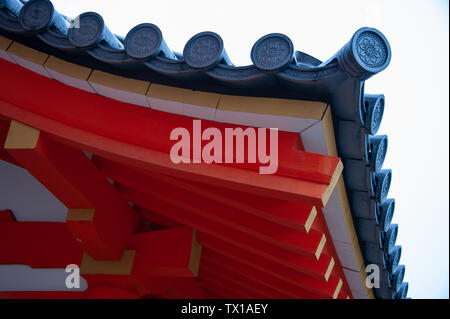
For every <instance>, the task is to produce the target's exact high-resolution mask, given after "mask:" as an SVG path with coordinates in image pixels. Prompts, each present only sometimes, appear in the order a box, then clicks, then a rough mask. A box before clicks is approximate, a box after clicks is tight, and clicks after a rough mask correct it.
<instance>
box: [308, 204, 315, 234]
mask: <svg viewBox="0 0 450 319" xmlns="http://www.w3.org/2000/svg"><path fill="white" fill-rule="evenodd" d="M316 216H317V209H316V207H315V206H312V207H311V212H310V213H309V216H308V218H307V219H306V223H305V230H306V233H309V230H310V229H311V226H312V225H313V223H314V220H315V219H316Z"/></svg>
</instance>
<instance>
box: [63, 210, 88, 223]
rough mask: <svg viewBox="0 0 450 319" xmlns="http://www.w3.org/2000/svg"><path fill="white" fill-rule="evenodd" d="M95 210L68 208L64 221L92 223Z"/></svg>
mask: <svg viewBox="0 0 450 319" xmlns="http://www.w3.org/2000/svg"><path fill="white" fill-rule="evenodd" d="M94 213H95V208H87V209H84V208H83V209H74V208H70V209H69V210H68V212H67V218H66V221H92V220H94Z"/></svg>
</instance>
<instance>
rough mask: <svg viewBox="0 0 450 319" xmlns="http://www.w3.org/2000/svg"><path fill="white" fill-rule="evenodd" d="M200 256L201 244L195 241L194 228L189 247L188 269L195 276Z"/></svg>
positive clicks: (195, 232)
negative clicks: (190, 246)
mask: <svg viewBox="0 0 450 319" xmlns="http://www.w3.org/2000/svg"><path fill="white" fill-rule="evenodd" d="M201 256H202V245H200V244H199V243H198V241H197V230H194V231H193V234H192V248H191V256H190V258H189V269H190V270H191V271H192V273H193V274H194V275H195V277H197V276H198V270H199V268H200V259H201Z"/></svg>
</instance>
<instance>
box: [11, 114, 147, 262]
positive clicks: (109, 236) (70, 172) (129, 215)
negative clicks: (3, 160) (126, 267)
mask: <svg viewBox="0 0 450 319" xmlns="http://www.w3.org/2000/svg"><path fill="white" fill-rule="evenodd" d="M5 149H6V150H7V151H8V152H9V154H10V155H11V156H12V157H13V158H14V159H15V160H17V161H18V162H20V163H21V166H23V167H25V168H26V169H27V170H28V171H29V172H30V173H31V174H32V175H33V176H34V177H35V178H36V179H37V180H39V181H40V182H41V183H42V184H43V185H44V186H46V187H47V189H48V190H49V191H51V192H52V193H53V194H54V195H55V196H56V197H57V198H58V199H59V200H60V201H61V202H62V203H63V204H64V205H65V206H66V207H67V208H68V209H69V212H68V216H67V226H68V227H69V230H70V231H71V233H72V234H73V236H74V237H75V238H76V239H77V241H78V242H80V244H81V245H82V247H83V248H84V249H85V250H86V252H88V253H89V254H90V255H91V256H93V257H94V258H96V259H105V260H108V259H109V260H117V259H119V258H120V256H121V255H122V250H123V248H124V247H125V244H126V242H127V240H128V238H129V237H130V236H131V234H132V233H133V232H134V231H135V229H136V228H137V225H138V216H137V214H136V213H135V212H134V211H133V210H132V209H131V207H130V206H129V205H128V203H127V202H125V201H124V200H123V199H122V198H120V195H119V194H118V193H117V191H116V190H115V189H114V188H113V186H112V185H111V184H109V183H108V182H107V181H106V179H105V178H104V177H103V176H102V175H101V174H100V172H99V171H98V170H97V169H96V167H95V165H94V164H93V163H92V162H91V161H90V160H89V159H88V158H87V156H86V155H84V154H83V152H82V151H80V150H76V149H74V148H71V147H68V146H66V145H63V144H61V143H58V142H55V141H53V140H51V139H50V138H49V137H48V136H46V135H45V134H41V132H40V131H39V130H37V129H35V128H32V127H30V126H27V125H25V124H22V123H20V122H16V121H12V122H11V125H10V128H9V132H8V136H7V139H6V141H5Z"/></svg>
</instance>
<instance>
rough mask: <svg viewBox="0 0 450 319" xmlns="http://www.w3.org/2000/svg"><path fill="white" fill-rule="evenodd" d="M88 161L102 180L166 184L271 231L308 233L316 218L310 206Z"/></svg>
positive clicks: (135, 183) (116, 165) (114, 164)
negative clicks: (272, 227)
mask: <svg viewBox="0 0 450 319" xmlns="http://www.w3.org/2000/svg"><path fill="white" fill-rule="evenodd" d="M92 161H93V162H94V164H95V165H96V166H97V168H98V169H99V170H100V171H101V172H102V173H103V174H104V175H105V176H106V177H109V178H111V179H113V180H115V181H118V182H120V183H123V184H127V183H132V184H133V185H143V183H145V184H151V183H153V184H154V183H158V184H168V185H171V187H174V188H177V189H180V190H181V189H182V190H184V191H186V192H190V193H195V194H196V195H195V196H202V198H205V197H206V198H208V199H211V200H214V201H217V202H218V203H220V204H222V205H226V206H228V207H229V208H232V209H233V210H236V209H237V210H240V211H242V212H244V213H247V214H249V215H253V216H255V217H256V218H262V219H265V220H267V221H269V222H270V223H271V225H273V223H276V225H275V227H276V226H278V225H282V226H284V227H288V228H290V229H293V230H297V231H301V232H306V233H308V232H309V230H310V229H311V226H312V225H313V223H314V221H315V217H316V215H317V210H316V208H315V207H314V206H311V205H304V204H300V203H295V202H288V201H282V200H279V199H274V198H267V197H263V196H258V195H252V194H249V193H242V192H238V191H233V190H230V189H227V188H223V187H217V186H213V185H205V184H201V183H196V182H193V181H186V180H183V179H179V178H174V177H171V176H167V175H162V174H157V173H152V174H149V173H148V172H146V171H142V170H141V171H139V170H136V169H132V168H129V167H126V166H125V165H122V164H120V163H117V162H113V161H110V160H107V159H104V158H101V157H98V156H94V157H93V158H92ZM158 188H159V187H157V188H156V189H158ZM325 227H326V225H325Z"/></svg>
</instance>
